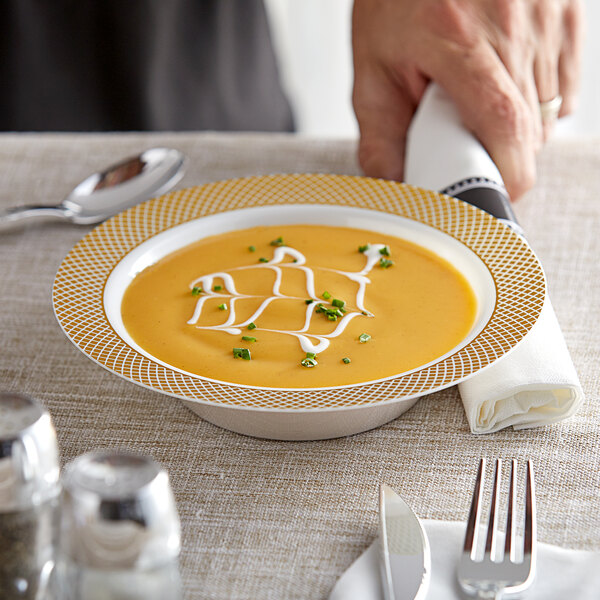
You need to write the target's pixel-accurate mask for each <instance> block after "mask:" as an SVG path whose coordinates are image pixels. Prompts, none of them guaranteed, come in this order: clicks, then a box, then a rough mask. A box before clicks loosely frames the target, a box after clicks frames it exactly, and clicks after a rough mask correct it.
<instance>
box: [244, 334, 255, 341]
mask: <svg viewBox="0 0 600 600" xmlns="http://www.w3.org/2000/svg"><path fill="white" fill-rule="evenodd" d="M242 340H244V342H255V341H256V338H255V337H252V336H251V335H243V336H242Z"/></svg>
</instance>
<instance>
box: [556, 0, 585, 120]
mask: <svg viewBox="0 0 600 600" xmlns="http://www.w3.org/2000/svg"><path fill="white" fill-rule="evenodd" d="M583 20H584V12H583V3H582V2H581V1H580V0H569V2H568V4H567V7H566V8H565V11H564V14H563V21H562V24H563V31H562V33H563V41H562V47H561V51H560V55H559V59H558V81H559V91H560V95H561V96H562V98H563V104H562V108H561V111H560V114H559V116H560V117H563V116H565V115H568V114H571V113H572V112H573V110H575V106H576V102H577V89H578V87H579V79H580V75H581V72H580V69H581V67H580V65H581V53H582V49H583Z"/></svg>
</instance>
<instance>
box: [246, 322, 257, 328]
mask: <svg viewBox="0 0 600 600" xmlns="http://www.w3.org/2000/svg"><path fill="white" fill-rule="evenodd" d="M248 329H256V325H255V324H254V323H248Z"/></svg>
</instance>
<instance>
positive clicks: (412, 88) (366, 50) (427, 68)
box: [352, 0, 583, 199]
mask: <svg viewBox="0 0 600 600" xmlns="http://www.w3.org/2000/svg"><path fill="white" fill-rule="evenodd" d="M582 12H583V7H582V2H581V0H355V2H354V11H353V17H352V38H353V39H352V41H353V52H354V73H355V76H354V92H353V103H354V110H355V113H356V117H357V119H358V124H359V127H360V145H359V162H360V164H361V167H362V169H363V171H364V172H365V174H366V175H369V176H373V177H384V178H387V179H397V180H402V176H403V169H404V152H405V143H406V132H407V129H408V126H409V124H410V121H411V119H412V117H413V114H414V112H415V110H416V108H417V106H418V104H419V101H420V99H421V97H422V95H423V92H424V91H425V88H426V87H427V85H428V83H429V81H436V82H437V83H438V84H439V85H441V86H442V87H443V88H444V89H445V90H446V91H447V92H448V94H449V95H450V96H451V98H452V99H453V101H454V102H455V104H456V106H457V109H458V111H459V113H460V115H461V118H462V120H463V122H464V124H465V126H466V127H467V128H468V129H470V130H471V131H472V132H473V133H474V135H475V136H476V137H477V138H478V139H479V140H480V142H481V143H482V144H483V146H484V147H485V148H486V150H487V151H488V152H489V154H490V156H491V157H492V159H493V160H494V162H495V163H496V165H497V167H498V169H499V171H500V173H501V175H502V177H503V179H504V184H505V185H506V189H507V191H508V193H509V195H510V196H511V198H512V199H517V198H518V197H519V196H521V195H522V194H523V193H524V192H526V191H527V190H528V189H529V188H531V187H532V186H533V184H534V183H535V155H536V153H537V151H538V150H539V149H540V147H541V145H542V143H543V141H544V139H545V138H546V137H547V136H548V134H549V132H550V130H551V128H552V125H553V120H546V121H544V122H542V118H541V114H540V106H539V103H540V102H545V101H548V100H550V99H552V98H554V97H555V96H557V95H558V94H560V95H561V96H562V98H563V103H562V108H561V111H560V115H559V116H563V115H566V114H568V113H570V112H571V111H572V110H573V108H574V104H575V96H576V91H577V85H578V80H579V68H580V55H581V42H582V39H581V38H582V34H581V30H582Z"/></svg>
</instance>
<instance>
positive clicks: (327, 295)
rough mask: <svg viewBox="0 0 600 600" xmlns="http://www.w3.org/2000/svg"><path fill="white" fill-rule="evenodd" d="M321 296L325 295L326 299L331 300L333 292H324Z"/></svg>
mask: <svg viewBox="0 0 600 600" xmlns="http://www.w3.org/2000/svg"><path fill="white" fill-rule="evenodd" d="M321 296H323V298H325V300H329V298H331V294H330V293H329V292H323V293H322V294H321Z"/></svg>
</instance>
